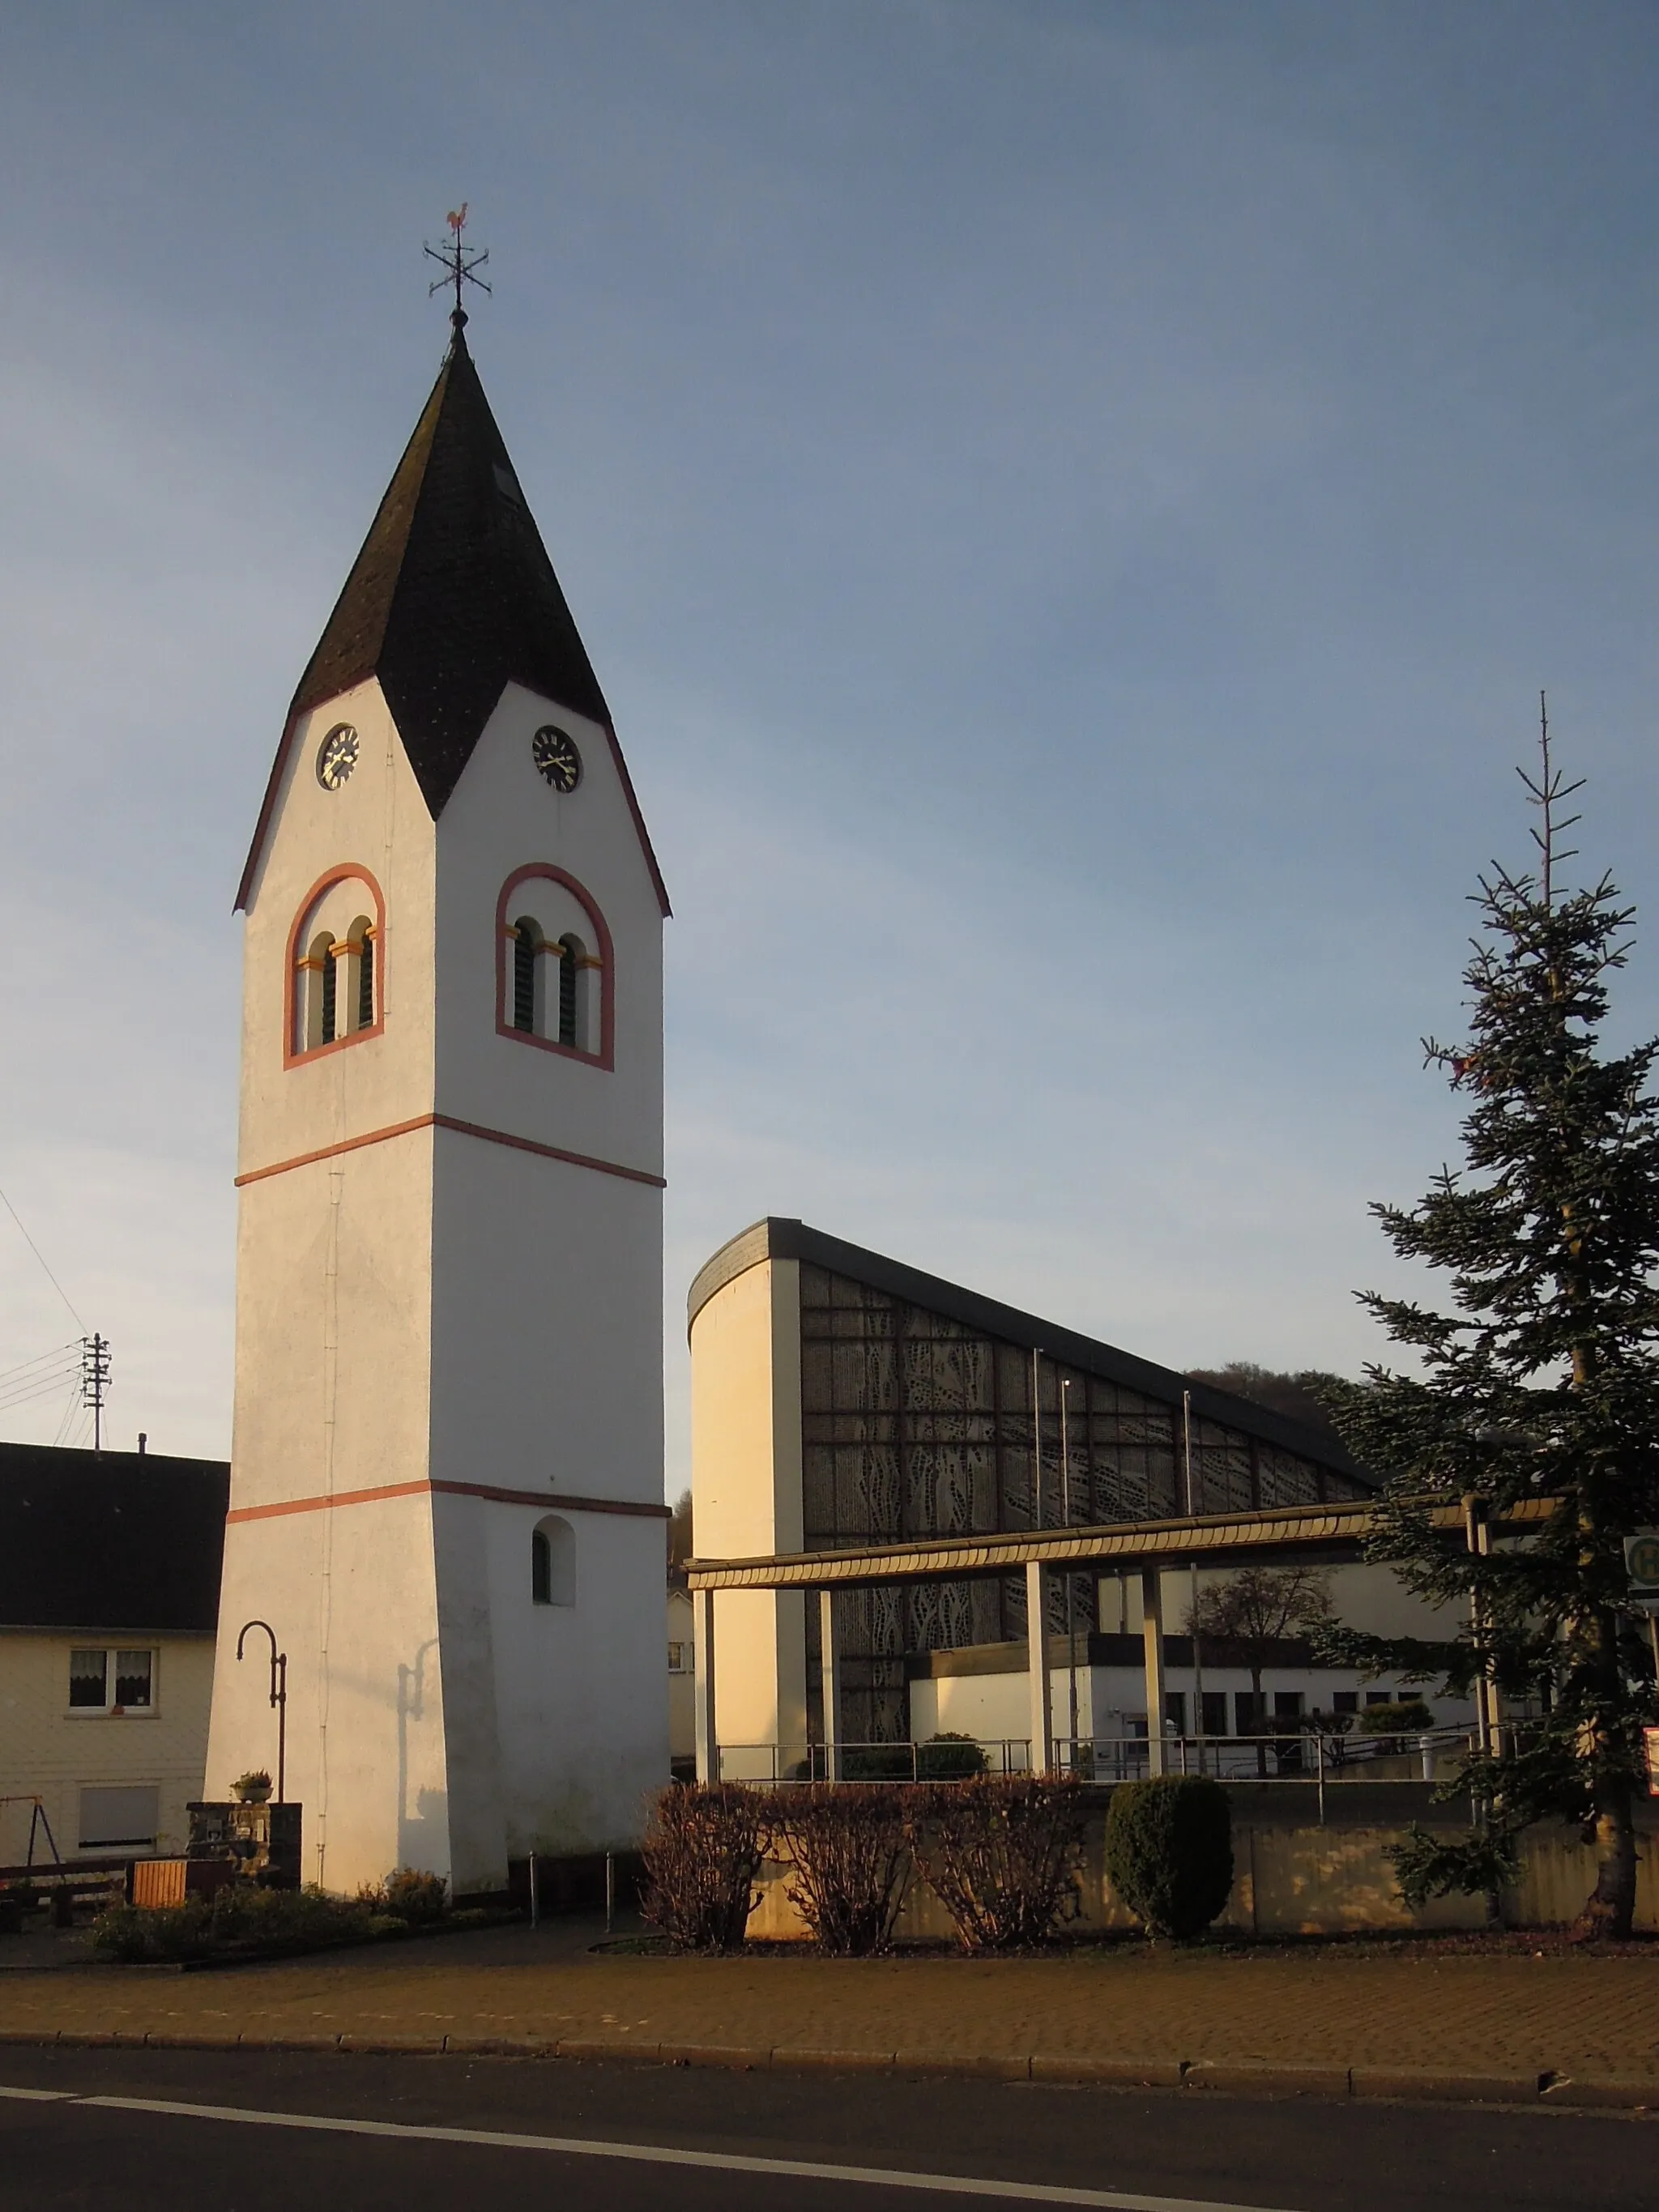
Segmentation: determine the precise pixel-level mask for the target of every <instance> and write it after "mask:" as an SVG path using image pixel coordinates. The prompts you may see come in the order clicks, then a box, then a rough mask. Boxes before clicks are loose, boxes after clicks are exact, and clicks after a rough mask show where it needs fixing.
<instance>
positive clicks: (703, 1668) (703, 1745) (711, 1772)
mask: <svg viewBox="0 0 1659 2212" xmlns="http://www.w3.org/2000/svg"><path fill="white" fill-rule="evenodd" d="M691 1643H692V1649H691V1663H692V1666H693V1668H694V1669H695V1670H696V1671H695V1678H694V1680H693V1682H692V1691H693V1694H694V1700H695V1704H696V1717H697V1779H698V1781H699V1782H718V1781H719V1780H720V1740H719V1738H718V1737H717V1736H716V1735H715V1734H714V1591H713V1590H708V1589H700V1590H693V1591H692V1593H691Z"/></svg>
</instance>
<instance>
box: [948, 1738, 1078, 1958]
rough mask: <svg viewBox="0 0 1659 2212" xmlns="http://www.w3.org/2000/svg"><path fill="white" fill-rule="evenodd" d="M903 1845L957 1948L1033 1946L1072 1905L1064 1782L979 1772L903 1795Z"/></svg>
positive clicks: (1073, 1862) (1071, 1824) (1070, 1794)
mask: <svg viewBox="0 0 1659 2212" xmlns="http://www.w3.org/2000/svg"><path fill="white" fill-rule="evenodd" d="M908 1811H909V1815H910V1838H911V1850H912V1852H913V1854H914V1856H915V1863H916V1864H917V1866H918V1868H919V1869H921V1873H922V1875H923V1876H924V1877H925V1878H926V1880H927V1882H928V1884H929V1886H930V1887H932V1889H933V1892H934V1893H935V1895H936V1896H937V1897H938V1898H939V1901H940V1903H941V1904H942V1905H944V1906H945V1911H947V1912H948V1913H949V1914H950V1916H951V1924H952V1925H953V1926H954V1928H955V1929H956V1931H957V1939H958V1941H959V1942H961V1944H962V1947H963V1950H965V1951H981V1950H988V1951H996V1950H1006V1949H1009V1948H1012V1947H1013V1946H1015V1945H1017V1944H1025V1943H1040V1942H1042V1941H1043V1940H1044V1939H1045V1938H1046V1937H1047V1936H1050V1935H1052V1934H1053V1933H1054V1929H1055V1928H1056V1926H1057V1925H1058V1924H1059V1923H1060V1921H1061V1920H1062V1919H1063V1918H1066V1917H1071V1916H1072V1915H1073V1914H1075V1912H1076V1911H1077V1910H1078V1889H1077V1874H1078V1865H1079V1859H1080V1857H1081V1855H1082V1848H1083V1827H1084V1808H1083V1801H1082V1796H1081V1795H1080V1793H1079V1789H1078V1785H1077V1784H1076V1783H1075V1782H1072V1781H1060V1780H1054V1781H1050V1780H1044V1779H1042V1778H1038V1777H1036V1776H1030V1777H1027V1776H1023V1775H1014V1776H1006V1777H1005V1776H986V1777H984V1778H981V1779H978V1780H975V1781H969V1782H965V1783H961V1784H956V1785H955V1786H953V1787H952V1788H951V1789H948V1790H917V1791H915V1792H914V1793H912V1795H911V1798H910V1803H909V1807H908Z"/></svg>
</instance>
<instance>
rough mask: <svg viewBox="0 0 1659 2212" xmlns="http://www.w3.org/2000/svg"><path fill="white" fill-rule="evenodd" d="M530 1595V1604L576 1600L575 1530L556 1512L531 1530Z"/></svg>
mask: <svg viewBox="0 0 1659 2212" xmlns="http://www.w3.org/2000/svg"><path fill="white" fill-rule="evenodd" d="M530 1599H531V1602H532V1605H574V1603H575V1602H576V1535H575V1531H574V1529H573V1528H571V1526H570V1523H569V1522H568V1521H562V1520H561V1519H560V1518H559V1516H558V1515H557V1514H556V1513H555V1514H550V1515H549V1516H548V1518H547V1519H546V1520H545V1521H544V1522H540V1523H539V1524H538V1526H537V1527H536V1528H534V1529H532V1532H531V1537H530Z"/></svg>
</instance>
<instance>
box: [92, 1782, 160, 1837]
mask: <svg viewBox="0 0 1659 2212" xmlns="http://www.w3.org/2000/svg"><path fill="white" fill-rule="evenodd" d="M160 1799H161V1791H160V1790H158V1789H157V1788H156V1786H155V1784H154V1783H146V1784H143V1785H142V1786H138V1787H134V1786H128V1787H125V1788H121V1789H107V1788H93V1789H85V1790H82V1792H81V1829H80V1837H79V1842H80V1847H81V1849H82V1850H98V1849H100V1848H101V1849H104V1850H108V1849H109V1848H110V1847H111V1846H112V1845H114V1844H120V1845H122V1846H124V1847H125V1846H126V1845H128V1844H153V1843H154V1842H155V1835H156V1830H157V1829H158V1827H159V1826H160V1825H161V1821H160V1817H159V1815H160V1810H161V1807H160Z"/></svg>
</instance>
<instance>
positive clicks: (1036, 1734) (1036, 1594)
mask: <svg viewBox="0 0 1659 2212" xmlns="http://www.w3.org/2000/svg"><path fill="white" fill-rule="evenodd" d="M1025 1666H1026V1671H1027V1673H1028V1674H1029V1676H1030V1692H1031V1720H1030V1729H1031V1771H1032V1773H1033V1774H1047V1773H1048V1771H1049V1769H1050V1767H1051V1766H1052V1765H1053V1764H1054V1713H1053V1706H1052V1700H1051V1699H1050V1695H1049V1686H1048V1617H1047V1607H1046V1605H1045V1602H1044V1592H1043V1587H1042V1560H1041V1559H1028V1560H1027V1561H1026V1563H1025Z"/></svg>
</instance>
